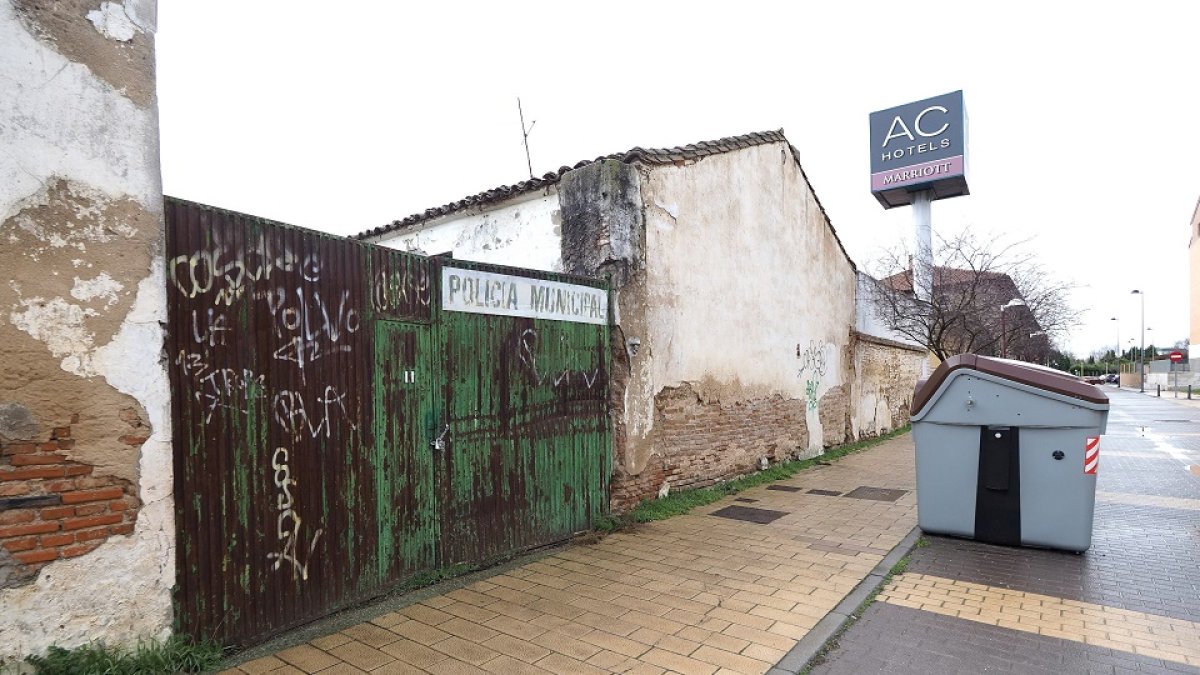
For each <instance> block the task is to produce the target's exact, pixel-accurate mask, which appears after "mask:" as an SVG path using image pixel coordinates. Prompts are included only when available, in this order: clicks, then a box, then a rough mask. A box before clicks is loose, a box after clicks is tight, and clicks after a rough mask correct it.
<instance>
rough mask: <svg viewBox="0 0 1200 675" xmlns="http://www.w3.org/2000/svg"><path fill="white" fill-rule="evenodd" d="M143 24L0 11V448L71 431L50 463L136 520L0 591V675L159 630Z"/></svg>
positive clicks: (118, 7)
mask: <svg viewBox="0 0 1200 675" xmlns="http://www.w3.org/2000/svg"><path fill="white" fill-rule="evenodd" d="M154 21H155V3H154V1H153V0H126V2H124V3H122V2H98V1H82V0H60V1H56V2H51V1H49V0H17V1H16V2H11V3H10V2H5V3H0V73H3V76H2V77H0V119H2V120H4V124H3V125H0V148H3V152H0V411H2V414H0V447H4V446H8V445H12V444H14V443H17V442H26V441H44V440H45V439H46V438H47V436H48V435H50V434H51V432H52V430H55V429H66V428H68V427H69V428H70V437H71V443H69V444H67V443H63V444H62V446H63V447H66V448H69V449H68V450H67V453H68V456H67V457H66V458H65V461H68V462H71V463H73V464H78V465H86V466H87V467H91V469H90V471H91V472H92V473H91V475H92V476H93V477H95V478H94V480H97V481H105V480H110V481H114V482H117V483H125V484H131V485H133V486H134V487H133V489H134V490H135V491H136V497H137V500H136V502H137V503H140V511H139V512H138V513H137V516H136V523H135V525H134V527H133V529H132V533H130V534H112V535H111V536H108V537H107V538H106V539H105V540H104V542H103V543H102V544H101V545H100V546H99V547H98V548H95V549H94V550H91V551H90V552H88V553H86V554H84V555H80V556H79V557H72V558H69V559H68V558H65V557H63V558H59V559H52V560H50V561H41V562H38V563H37V564H34V565H26V568H28V570H31V571H33V572H34V574H31V575H27V577H26V578H21V575H13V576H12V577H11V578H13V579H19V582H17V583H12V584H7V585H6V587H3V588H0V608H3V621H0V664H3V663H4V662H5V661H10V660H13V659H15V658H18V657H20V656H23V655H25V654H29V653H39V652H42V651H44V650H45V648H46V647H47V646H49V645H51V644H58V645H62V646H74V645H78V644H82V643H85V642H88V641H91V640H105V641H108V642H110V643H114V642H116V643H129V642H133V641H135V640H136V639H138V638H146V637H161V636H163V635H165V634H166V633H167V631H168V629H169V626H170V621H171V596H170V589H171V587H172V585H173V584H174V560H173V546H174V514H173V505H172V498H171V495H172V466H171V429H170V393H169V388H168V384H167V377H166V370H165V367H164V364H163V362H162V344H163V325H164V324H165V321H166V304H165V303H166V300H165V280H164V274H163V266H162V262H161V255H162V187H161V181H160V174H159V163H158V120H157V111H156V107H155V98H154V71H153V68H154V51H153V44H154V30H155V26H154ZM131 429H139V431H137V433H131ZM0 461H3V462H5V463H7V462H8V461H9V459H8V454H6V455H5V456H4V457H3V458H0ZM4 468H6V467H5V466H0V469H4ZM8 468H11V467H8ZM40 487H42V486H39V488H40ZM27 488H28V486H27V485H22V484H19V482H18V481H16V480H6V481H2V482H0V490H7V494H10V495H12V494H21V490H22V489H27ZM15 512H16V510H15V509H12V508H10V509H8V510H6V511H4V512H0V516H3V515H4V514H5V513H7V514H10V515H11V514H13V513H15ZM64 527H65V526H64ZM48 552H49V553H50V555H53V553H54V549H48ZM14 555H15V554H14ZM62 555H63V556H66V555H68V554H67V553H66V552H65V551H64V552H63V553H62ZM4 564H7V565H9V566H12V565H14V564H15V565H21V564H22V563H19V562H18V563H14V562H13V560H11V559H10V560H8V561H7V562H5V561H0V565H4Z"/></svg>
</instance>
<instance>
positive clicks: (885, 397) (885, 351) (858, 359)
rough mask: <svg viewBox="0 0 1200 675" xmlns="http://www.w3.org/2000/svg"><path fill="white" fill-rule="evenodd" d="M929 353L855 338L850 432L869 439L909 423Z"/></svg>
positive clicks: (867, 336) (876, 340)
mask: <svg viewBox="0 0 1200 675" xmlns="http://www.w3.org/2000/svg"><path fill="white" fill-rule="evenodd" d="M925 359H926V351H925V350H924V349H921V348H920V347H913V346H912V345H908V344H905V343H902V342H893V341H889V340H885V339H881V338H877V337H873V336H870V335H865V334H861V333H860V334H858V335H856V340H855V345H854V382H853V387H852V393H851V396H850V400H851V401H852V402H853V403H852V409H851V414H850V423H851V433H852V435H853V436H854V438H866V437H869V436H878V435H879V434H883V433H887V432H889V431H891V430H893V429H897V428H899V427H902V426H904V425H905V424H908V418H909V407H910V406H911V405H912V399H913V389H914V388H915V387H916V383H917V379H918V378H919V377H920V376H921V365H922V364H923V363H925Z"/></svg>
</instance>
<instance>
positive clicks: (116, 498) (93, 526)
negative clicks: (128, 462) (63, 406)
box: [0, 411, 146, 577]
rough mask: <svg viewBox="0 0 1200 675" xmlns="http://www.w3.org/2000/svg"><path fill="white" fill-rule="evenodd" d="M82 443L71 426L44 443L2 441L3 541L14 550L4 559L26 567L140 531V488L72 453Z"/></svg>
mask: <svg viewBox="0 0 1200 675" xmlns="http://www.w3.org/2000/svg"><path fill="white" fill-rule="evenodd" d="M131 414H133V415H134V416H135V417H136V412H132V411H131ZM121 440H122V441H123V442H124V443H127V444H129V445H139V446H140V445H141V444H142V443H144V442H145V440H146V439H145V438H144V437H143V436H139V435H136V434H131V435H129V436H125V437H123V438H122V439H121ZM74 445H75V441H74V440H73V439H72V438H71V427H69V426H66V427H58V428H56V429H54V430H53V432H51V434H50V438H49V439H48V440H46V441H42V442H38V441H14V442H4V443H0V547H2V548H3V549H4V550H5V551H6V552H7V555H5V556H2V557H0V560H12V561H15V562H16V563H18V564H20V565H22V566H24V567H25V568H26V569H23V570H22V572H23V573H29V572H32V571H36V569H37V568H39V567H41V566H42V565H45V564H46V563H48V562H51V561H53V560H57V559H58V558H71V557H75V556H80V555H83V554H85V553H88V552H90V551H92V550H94V549H96V548H97V547H98V546H100V544H102V543H104V540H105V539H107V538H108V537H110V536H112V535H116V534H130V533H132V532H133V526H134V522H135V521H136V519H137V513H138V508H139V506H140V503H139V501H138V499H137V497H136V495H135V493H134V490H133V487H132V486H131V485H129V484H128V483H127V482H125V481H122V480H119V479H116V478H111V477H96V476H93V475H92V470H93V468H92V467H91V466H89V465H87V464H83V463H80V462H75V461H72V460H70V459H67V456H68V454H69V453H70V451H71V450H72V449H73V448H74ZM0 564H2V563H0ZM0 576H2V575H0ZM22 576H23V577H24V576H27V574H22Z"/></svg>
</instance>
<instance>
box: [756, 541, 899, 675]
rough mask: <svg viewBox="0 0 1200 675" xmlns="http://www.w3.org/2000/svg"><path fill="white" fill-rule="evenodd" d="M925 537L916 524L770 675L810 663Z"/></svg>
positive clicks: (792, 674)
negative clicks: (897, 564) (918, 540)
mask: <svg viewBox="0 0 1200 675" xmlns="http://www.w3.org/2000/svg"><path fill="white" fill-rule="evenodd" d="M920 537H921V529H920V528H919V527H914V528H913V529H912V531H911V532H909V533H908V535H906V536H905V537H904V539H902V540H900V543H899V544H896V547H895V548H893V549H892V550H891V551H890V552H889V553H888V554H887V555H886V556H884V557H883V560H881V561H879V564H878V565H876V566H875V568H874V569H872V570H871V573H870V574H868V575H867V576H866V578H864V579H863V580H862V581H860V582H858V585H857V586H855V587H854V590H852V591H850V592H849V593H848V594H846V597H844V598H842V601H841V602H839V603H838V606H837V607H834V608H833V611H831V612H830V613H828V614H826V615H825V618H823V619H821V620H820V621H819V622H817V625H816V626H813V629H812V630H810V631H808V633H807V634H805V636H804V637H803V638H801V639H800V641H799V642H797V643H796V645H795V646H794V647H792V648H791V650H790V651H788V653H787V654H785V655H784V657H783V658H782V659H780V660H779V663H777V664H775V667H773V668H771V669H770V670H768V671H767V675H795V674H796V673H799V672H800V671H801V670H804V668H805V667H806V666H807V665H808V663H809V662H810V661H812V660H813V658H814V657H816V656H817V654H820V653H821V650H822V649H824V647H825V644H826V643H827V642H829V640H830V639H831V638H833V636H834V635H837V633H838V631H839V630H841V628H842V626H844V625H845V624H846V623H847V622H848V621H850V616H851V615H852V614H853V613H854V610H856V609H858V607H859V605H861V604H862V603H863V601H865V600H866V599H867V598H868V597H870V595H871V593H874V592H875V589H877V588H879V586H880V585H882V584H883V580H884V579H885V578H886V577H887V575H888V572H890V571H891V569H892V567H893V566H894V565H895V564H896V563H898V562H900V560H901V559H902V558H903V557H904V556H906V555H908V553H909V551H911V550H912V549H913V547H914V546H916V544H917V539H919V538H920Z"/></svg>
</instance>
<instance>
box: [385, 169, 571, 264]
mask: <svg viewBox="0 0 1200 675" xmlns="http://www.w3.org/2000/svg"><path fill="white" fill-rule="evenodd" d="M368 241H370V242H371V243H373V244H379V245H380V246H387V247H389V248H395V249H400V250H401V251H410V252H414V253H421V254H424V255H437V254H439V253H447V252H451V251H453V252H454V257H455V258H461V259H463V260H474V261H476V262H486V263H493V264H497V265H508V266H510V267H524V268H527V269H535V270H543V271H546V272H561V271H562V256H561V242H562V215H561V212H560V210H559V206H558V194H557V191H556V190H555V189H554V188H549V189H547V190H546V191H544V192H534V193H530V194H525V195H520V196H518V197H514V198H513V199H510V200H508V201H505V202H503V203H500V204H496V205H492V206H489V207H488V208H486V209H472V210H470V211H464V212H462V213H457V214H451V215H449V216H446V217H444V218H440V219H437V220H432V221H430V222H427V223H422V224H421V225H420V226H418V227H415V228H409V229H405V230H403V231H400V232H389V233H387V234H384V235H381V236H380V237H378V238H370V239H368Z"/></svg>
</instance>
